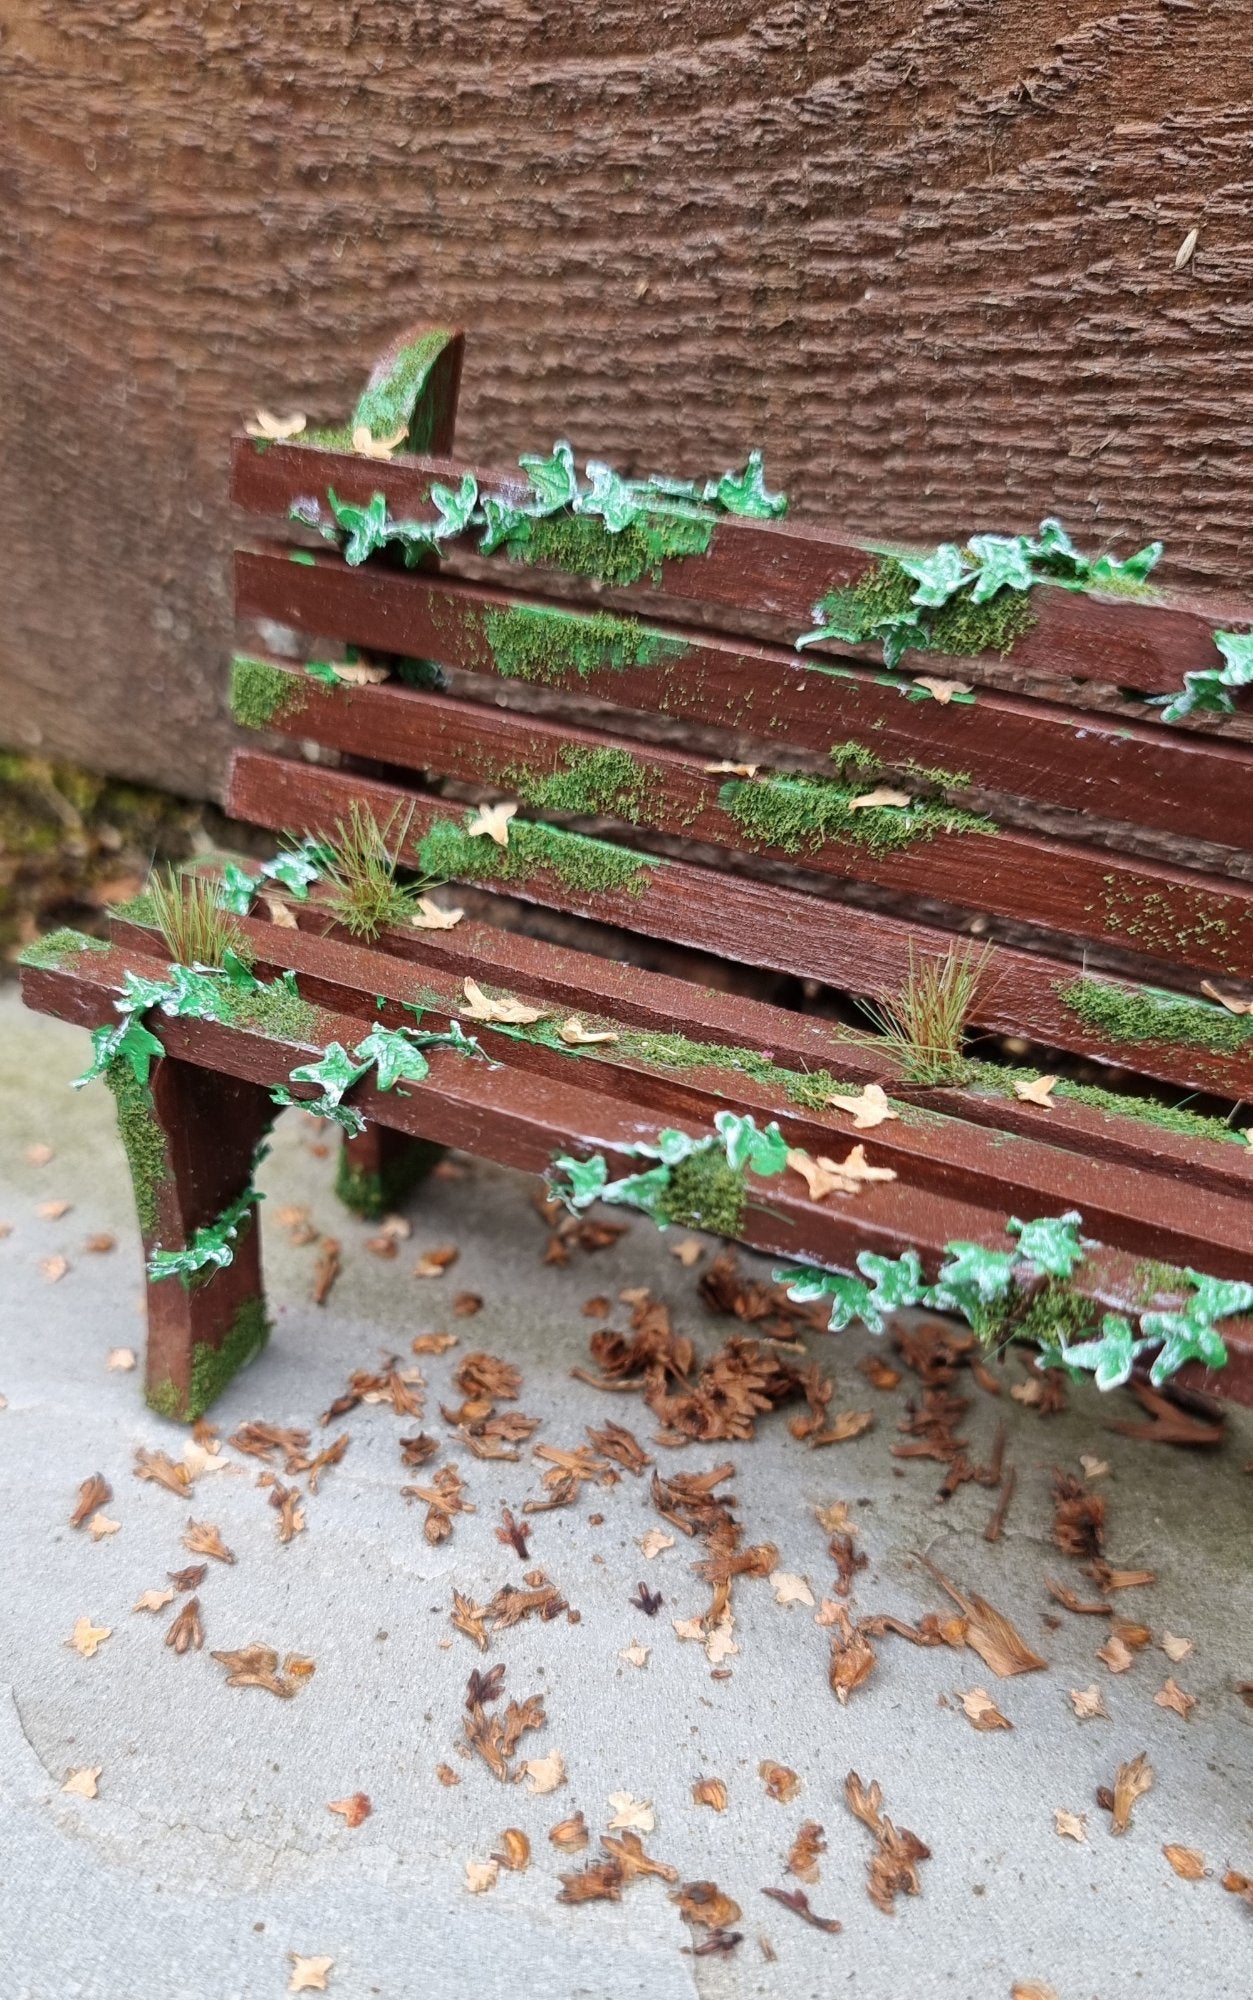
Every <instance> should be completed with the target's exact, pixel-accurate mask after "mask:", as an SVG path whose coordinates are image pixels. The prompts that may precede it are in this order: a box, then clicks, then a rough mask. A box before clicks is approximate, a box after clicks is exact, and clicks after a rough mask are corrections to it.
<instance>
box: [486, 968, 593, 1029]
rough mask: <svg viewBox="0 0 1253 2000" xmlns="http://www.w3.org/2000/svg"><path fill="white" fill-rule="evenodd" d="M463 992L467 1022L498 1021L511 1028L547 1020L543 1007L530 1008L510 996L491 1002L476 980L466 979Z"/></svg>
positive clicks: (524, 1002)
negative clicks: (466, 1003)
mask: <svg viewBox="0 0 1253 2000" xmlns="http://www.w3.org/2000/svg"><path fill="white" fill-rule="evenodd" d="M462 991H463V992H464V994H465V996H466V1000H467V1002H468V1005H467V1006H465V1007H463V1008H461V1010H460V1011H461V1013H462V1014H464V1016H465V1018H466V1020H467V1021H498V1022H501V1023H504V1024H506V1025H508V1026H510V1027H525V1026H526V1025H527V1023H528V1022H531V1021H542V1020H544V1019H545V1013H544V1009H543V1008H542V1007H529V1006H528V1005H527V1003H526V1001H525V1000H515V999H513V998H512V997H511V996H508V995H507V996H506V997H505V998H504V999H503V1000H489V999H488V997H487V995H486V993H484V991H483V989H482V987H481V986H480V985H479V983H478V981H477V980H475V979H466V980H465V981H464V983H463V986H462ZM567 1025H568V1024H567Z"/></svg>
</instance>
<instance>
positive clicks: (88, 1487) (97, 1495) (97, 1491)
mask: <svg viewBox="0 0 1253 2000" xmlns="http://www.w3.org/2000/svg"><path fill="white" fill-rule="evenodd" d="M112 1498H113V1488H112V1487H111V1486H110V1484H109V1482H108V1480H107V1479H106V1478H105V1476H104V1474H103V1472H93V1473H92V1474H91V1475H90V1477H89V1478H87V1479H84V1481H83V1482H82V1485H81V1486H80V1487H79V1489H78V1498H77V1499H76V1500H75V1502H74V1511H73V1513H72V1514H71V1515H70V1526H71V1528H81V1527H82V1526H83V1524H84V1522H86V1521H89V1520H90V1519H91V1516H92V1515H93V1514H94V1513H95V1511H96V1509H97V1508H98V1507H103V1506H104V1505H105V1503H106V1502H107V1501H109V1500H111V1499H112Z"/></svg>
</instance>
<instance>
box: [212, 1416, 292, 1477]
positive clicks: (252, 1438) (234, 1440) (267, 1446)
mask: <svg viewBox="0 0 1253 2000" xmlns="http://www.w3.org/2000/svg"><path fill="white" fill-rule="evenodd" d="M228 1443H230V1444H231V1445H233V1446H234V1448H235V1450H236V1451H242V1452H243V1453H245V1455H246V1456H247V1457H249V1458H260V1459H264V1461H265V1463H266V1464H267V1465H274V1464H276V1463H277V1461H278V1460H279V1459H280V1458H281V1459H282V1460H283V1470H284V1472H286V1473H288V1474H291V1473H293V1472H295V1471H297V1470H298V1469H300V1467H301V1463H302V1461H303V1459H304V1457H305V1454H306V1452H307V1451H308V1449H309V1433H308V1431H297V1430H284V1429H283V1428H282V1427H281V1426H280V1425H278V1424H241V1425H240V1426H239V1429H238V1430H237V1431H235V1432H233V1434H232V1435H231V1437H230V1438H229V1439H228Z"/></svg>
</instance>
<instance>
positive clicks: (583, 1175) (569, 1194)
mask: <svg viewBox="0 0 1253 2000" xmlns="http://www.w3.org/2000/svg"><path fill="white" fill-rule="evenodd" d="M559 1173H561V1174H564V1175H565V1177H566V1185H565V1186H564V1187H563V1186H562V1185H561V1183H560V1182H559V1181H557V1180H556V1179H555V1178H554V1176H555V1175H556V1174H559ZM608 1180H609V1166H608V1162H607V1161H606V1159H605V1156H604V1154H603V1153H593V1154H592V1157H591V1159H590V1160H573V1159H571V1158H570V1157H569V1155H568V1154H565V1153H563V1154H561V1155H560V1156H559V1157H558V1158H557V1159H555V1160H554V1161H553V1164H552V1169H551V1171H550V1174H549V1181H548V1186H549V1192H550V1194H551V1195H552V1197H553V1199H554V1201H560V1202H564V1203H565V1205H566V1207H567V1208H570V1209H573V1210H575V1212H576V1213H577V1211H578V1210H579V1209H581V1208H590V1207H591V1204H592V1203H593V1202H594V1201H599V1200H600V1194H601V1189H602V1188H603V1187H605V1186H606V1185H607V1183H608Z"/></svg>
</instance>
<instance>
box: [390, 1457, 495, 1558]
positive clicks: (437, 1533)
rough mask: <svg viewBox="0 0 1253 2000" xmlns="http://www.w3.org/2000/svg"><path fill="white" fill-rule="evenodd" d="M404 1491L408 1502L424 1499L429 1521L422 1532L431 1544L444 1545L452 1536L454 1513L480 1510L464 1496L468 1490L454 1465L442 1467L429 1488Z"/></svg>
mask: <svg viewBox="0 0 1253 2000" xmlns="http://www.w3.org/2000/svg"><path fill="white" fill-rule="evenodd" d="M400 1490H401V1492H402V1493H403V1494H404V1496H405V1498H406V1499H407V1500H421V1501H423V1502H424V1503H425V1505H426V1510H427V1511H426V1520H425V1521H424V1522H423V1524H422V1532H423V1534H424V1535H425V1537H426V1539H427V1541H428V1542H443V1541H446V1540H447V1538H448V1536H449V1535H451V1533H452V1517H453V1515H454V1514H473V1513H476V1512H477V1509H476V1508H475V1506H474V1505H473V1503H472V1502H471V1501H469V1500H467V1499H466V1497H465V1487H464V1486H463V1485H462V1482H461V1474H460V1473H459V1472H458V1470H457V1468H456V1466H455V1465H441V1466H440V1468H439V1471H438V1472H437V1473H436V1474H435V1476H434V1478H433V1479H432V1481H431V1484H430V1485H429V1486H402V1487H401V1489H400Z"/></svg>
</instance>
